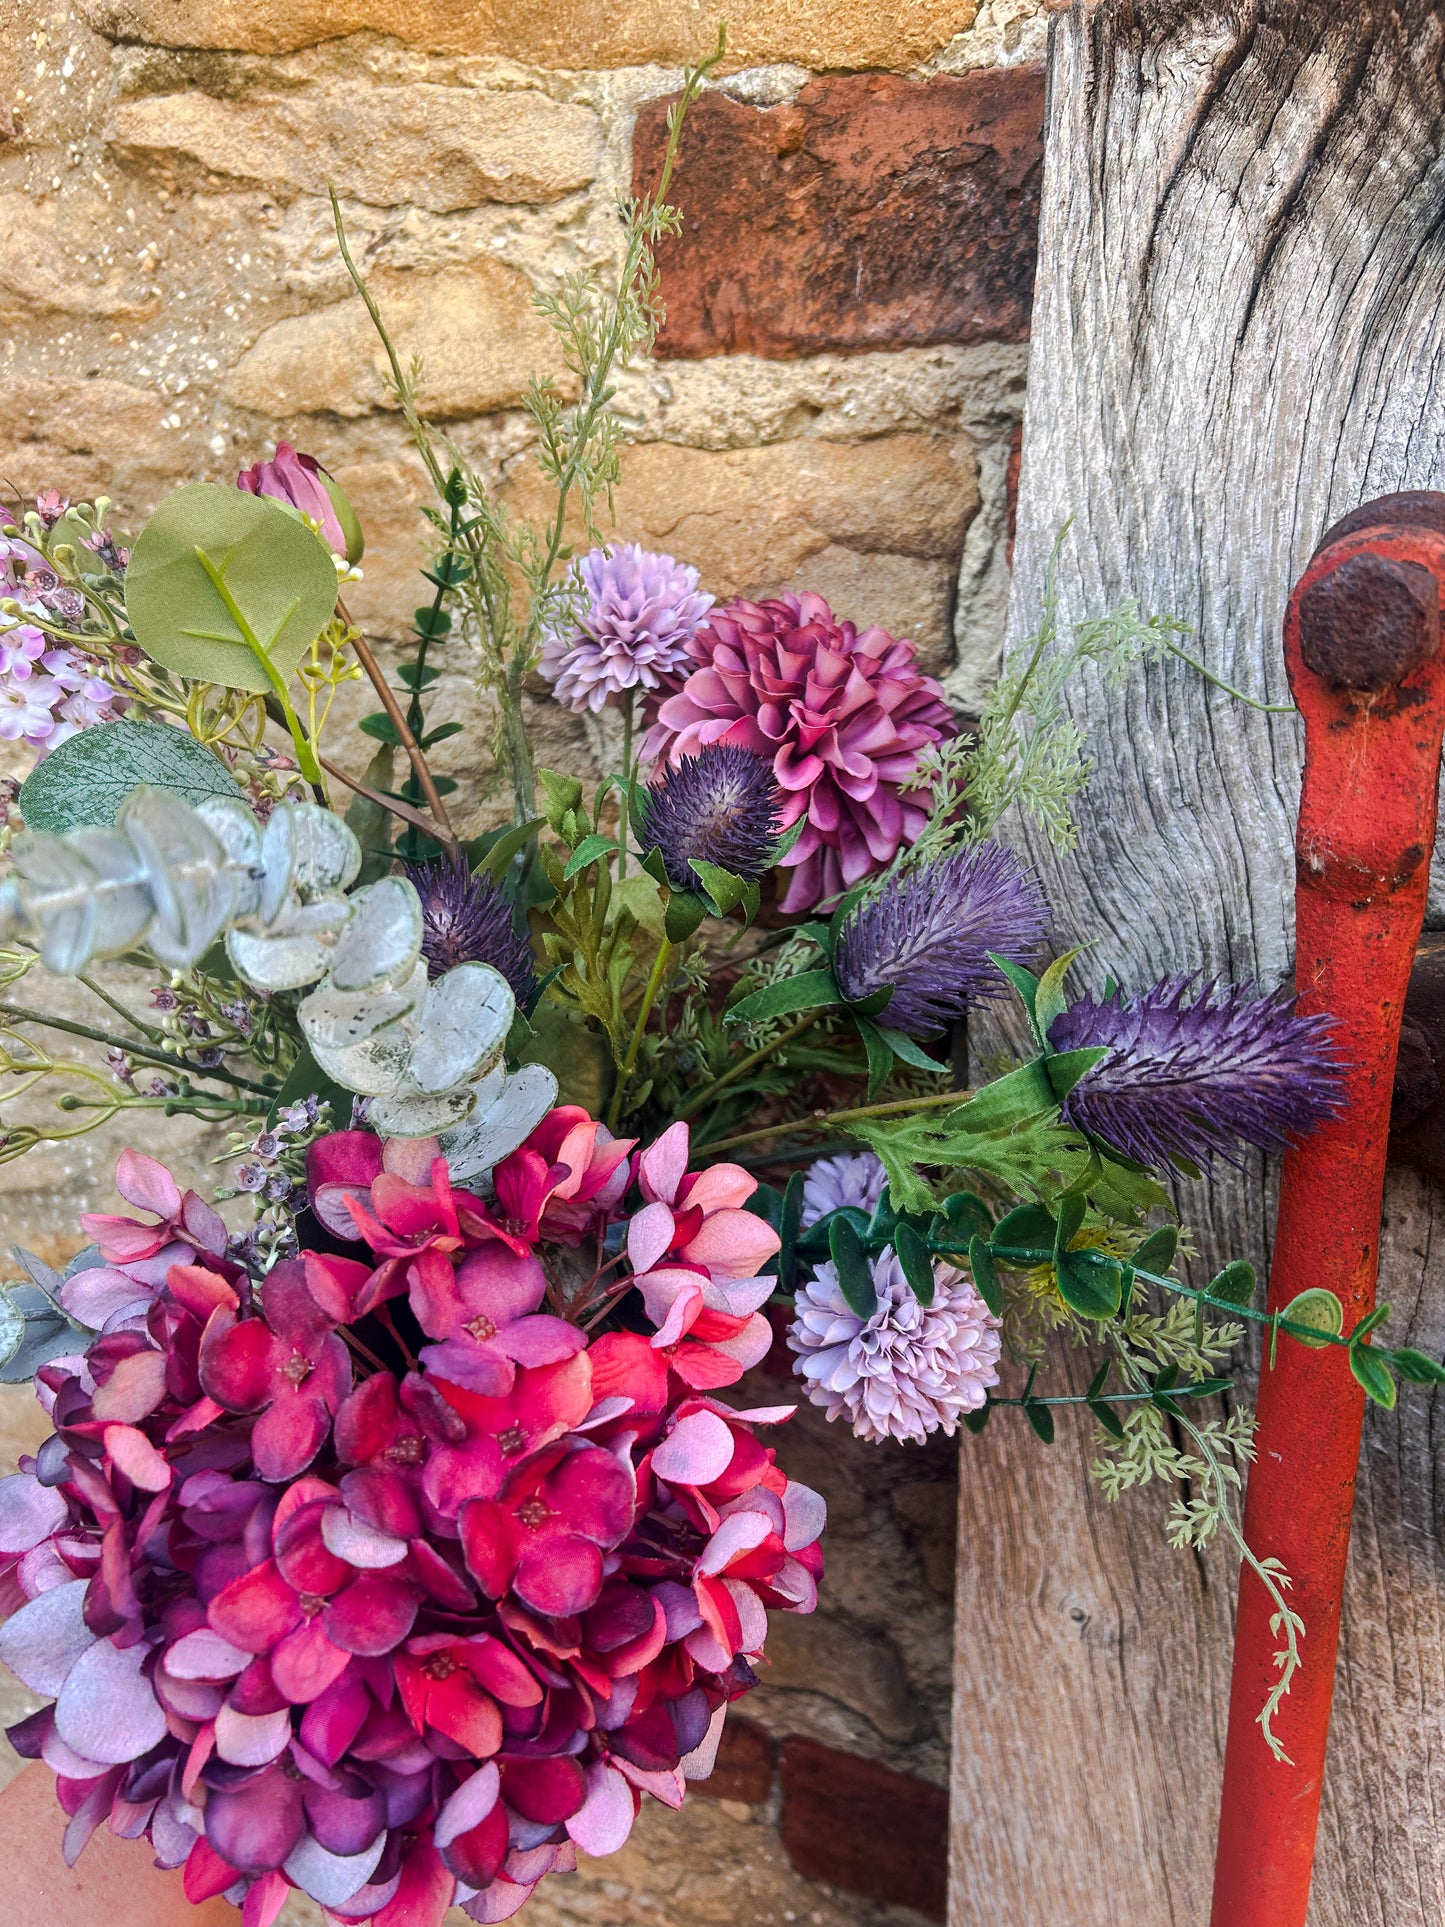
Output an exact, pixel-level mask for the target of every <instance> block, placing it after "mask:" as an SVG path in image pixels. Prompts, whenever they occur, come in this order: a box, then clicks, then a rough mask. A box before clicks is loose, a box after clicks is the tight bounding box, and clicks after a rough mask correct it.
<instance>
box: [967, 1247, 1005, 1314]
mask: <svg viewBox="0 0 1445 1927" xmlns="http://www.w3.org/2000/svg"><path fill="white" fill-rule="evenodd" d="M968 1268H969V1270H970V1271H971V1272H972V1273H973V1282H974V1284H975V1286H976V1287H977V1289H978V1295H979V1297H980V1298H981V1299H982V1300H983V1302H984V1303H985V1304H986V1305H987V1306H988V1308H989V1310H990V1311H991V1312H992V1313H993V1315H994V1317H995V1318H1002V1317H1003V1290H1002V1287H1001V1286H1000V1284H999V1282H998V1273H997V1272H996V1271H995V1270H994V1268H993V1256H992V1254H991V1253H990V1251H989V1248H988V1246H987V1245H986V1244H985V1243H984V1241H983V1239H982V1238H979V1237H974V1238H971V1239H970V1240H969V1245H968Z"/></svg>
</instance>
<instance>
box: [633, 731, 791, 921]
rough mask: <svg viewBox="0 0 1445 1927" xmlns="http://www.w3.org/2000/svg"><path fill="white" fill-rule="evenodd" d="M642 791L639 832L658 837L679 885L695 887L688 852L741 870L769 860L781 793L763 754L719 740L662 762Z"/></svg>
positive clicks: (762, 867)
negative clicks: (665, 765)
mask: <svg viewBox="0 0 1445 1927" xmlns="http://www.w3.org/2000/svg"><path fill="white" fill-rule="evenodd" d="M644 795H645V797H646V805H645V818H644V821H643V822H641V823H640V824H638V826H637V833H638V836H639V838H640V839H641V841H642V843H643V845H644V847H646V845H648V844H652V843H655V844H656V845H657V848H658V850H659V851H660V852H661V855H662V863H663V868H664V869H665V870H666V871H667V875H668V880H669V882H671V883H674V884H676V886H677V887H678V889H680V890H695V889H696V888H697V873H696V871H694V870H690V869H689V868H688V864H689V862H690V861H691V859H692V858H693V857H697V858H698V859H699V861H700V862H703V863H715V864H716V865H717V866H718V868H719V869H720V870H730V871H731V872H732V874H733V875H734V876H739V877H760V876H762V875H763V874H764V872H765V871H767V870H770V869H771V868H772V866H773V850H774V849H775V847H776V845H777V841H778V820H779V817H780V815H781V813H782V797H781V795H780V793H779V790H778V785H777V782H776V781H775V780H774V777H773V771H772V765H771V764H770V763H769V762H768V761H767V760H766V758H765V757H762V756H754V754H753V752H752V751H751V750H750V749H728V748H725V747H723V746H722V745H721V744H716V745H714V746H712V747H711V748H708V749H704V750H700V751H699V752H698V754H697V755H696V756H684V757H683V759H682V761H681V762H680V763H678V764H677V765H676V767H675V768H672V769H664V770H663V772H662V774H661V775H660V776H659V777H657V778H656V780H655V781H654V782H653V783H652V784H651V785H650V787H649V788H648V789H647V790H646V791H645V792H644Z"/></svg>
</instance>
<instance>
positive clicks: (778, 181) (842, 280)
mask: <svg viewBox="0 0 1445 1927" xmlns="http://www.w3.org/2000/svg"><path fill="white" fill-rule="evenodd" d="M1043 100H1044V83H1043V74H1042V71H1041V70H1040V69H1038V68H1033V67H1015V68H1003V69H996V70H992V71H981V72H978V73H972V74H964V75H962V76H956V75H944V76H941V77H939V78H937V79H933V80H923V81H909V80H902V79H899V78H897V77H896V76H894V75H890V74H850V75H844V76H835V77H832V78H823V79H819V80H813V81H810V82H808V84H807V85H806V86H805V87H803V88H802V89H801V90H800V91H799V93H798V95H797V98H796V99H795V100H793V101H792V102H790V103H789V104H787V105H785V106H780V107H761V108H759V107H748V106H744V105H743V104H742V103H741V102H739V101H735V100H730V99H728V98H727V96H726V95H724V94H704V95H703V96H702V98H701V99H700V100H698V101H696V102H695V103H694V104H693V107H692V109H691V111H690V112H689V114H688V118H687V125H686V128H685V130H684V133H683V140H682V148H681V152H680V156H679V161H678V166H677V171H676V173H675V174H674V176H673V182H672V188H671V191H670V195H669V198H670V199H671V200H672V201H673V202H674V203H675V204H676V205H677V206H679V207H680V208H681V209H682V214H683V231H682V234H681V235H680V236H678V237H677V238H676V239H673V240H668V241H665V242H664V243H663V244H662V246H661V247H660V249H659V254H658V259H659V265H660V268H661V272H662V295H663V299H664V301H665V303H666V305H667V325H666V327H665V328H664V330H663V333H662V336H661V338H660V340H659V342H658V347H657V352H658V353H659V354H660V355H664V356H673V357H678V358H695V357H699V356H704V355H716V354H755V355H767V356H771V357H773V358H775V359H783V358H787V357H789V356H794V355H803V354H813V353H817V352H820V351H822V350H825V349H842V350H849V349H864V348H897V347H910V346H923V345H926V344H929V343H933V342H942V341H960V342H964V341H1018V340H1022V339H1023V338H1024V337H1025V336H1026V335H1027V333H1028V321H1029V306H1030V301H1031V298H1032V292H1033V279H1034V259H1035V254H1036V248H1037V228H1038V206H1039V183H1040V177H1041V174H1042V169H1043ZM666 111H667V103H666V102H665V101H660V100H659V101H651V102H649V103H648V104H647V105H646V106H645V107H644V108H643V110H642V112H641V113H640V114H639V115H638V119H637V128H636V133H635V135H634V140H633V176H634V185H635V187H636V190H637V191H638V192H639V193H643V192H646V191H648V190H650V189H651V188H652V187H653V186H654V185H655V183H656V181H657V177H658V171H659V168H660V165H661V156H662V150H663V145H664V142H665V140H666Z"/></svg>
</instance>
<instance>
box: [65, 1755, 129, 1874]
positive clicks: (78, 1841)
mask: <svg viewBox="0 0 1445 1927" xmlns="http://www.w3.org/2000/svg"><path fill="white" fill-rule="evenodd" d="M119 1784H120V1775H119V1774H118V1773H116V1772H114V1771H111V1772H109V1773H107V1774H105V1775H104V1776H103V1778H101V1779H99V1780H97V1781H96V1783H95V1785H94V1787H93V1788H92V1789H91V1791H90V1792H89V1793H87V1794H86V1796H85V1799H84V1801H83V1802H82V1803H81V1805H80V1806H79V1807H78V1808H77V1809H76V1811H75V1812H74V1813H73V1814H72V1815H71V1816H70V1821H69V1823H68V1825H67V1826H66V1829H65V1835H64V1838H63V1839H62V1841H61V1843H60V1857H61V1859H62V1860H64V1862H65V1864H66V1866H67V1867H73V1866H74V1865H75V1863H76V1861H77V1860H79V1858H80V1856H81V1854H82V1853H83V1852H84V1851H85V1846H86V1842H87V1841H88V1840H89V1839H90V1836H91V1835H92V1834H93V1833H94V1832H95V1830H96V1828H97V1827H98V1826H99V1825H100V1823H101V1821H102V1820H103V1819H104V1818H105V1817H106V1815H107V1814H108V1813H109V1812H110V1808H111V1802H112V1801H113V1800H114V1798H115V1790H116V1788H117V1787H118V1786H119Z"/></svg>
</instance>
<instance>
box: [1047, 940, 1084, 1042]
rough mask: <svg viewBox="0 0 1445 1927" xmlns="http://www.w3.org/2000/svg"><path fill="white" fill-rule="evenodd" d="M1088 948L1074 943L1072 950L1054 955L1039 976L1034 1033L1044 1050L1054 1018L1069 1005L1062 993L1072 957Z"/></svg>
mask: <svg viewBox="0 0 1445 1927" xmlns="http://www.w3.org/2000/svg"><path fill="white" fill-rule="evenodd" d="M1088 948H1089V946H1088V945H1087V944H1076V945H1075V947H1074V948H1073V949H1072V950H1066V951H1065V952H1064V954H1063V956H1062V957H1055V959H1054V961H1053V962H1052V963H1051V964H1050V965H1049V967H1048V969H1047V970H1046V971H1045V972H1044V974H1043V976H1042V977H1040V978H1039V987H1038V989H1037V990H1036V991H1035V992H1034V1034H1035V1036H1036V1037H1037V1038H1038V1040H1039V1042H1040V1043H1041V1044H1042V1045H1043V1047H1044V1049H1045V1050H1047V1049H1048V1048H1049V1031H1050V1030H1051V1029H1052V1027H1053V1023H1054V1019H1055V1018H1056V1017H1062V1016H1063V1014H1064V1012H1065V1011H1066V1010H1067V1009H1068V1007H1069V1000H1068V998H1067V997H1065V995H1064V979H1065V977H1067V976H1068V974H1069V968H1070V966H1071V965H1072V963H1073V961H1074V959H1075V958H1076V957H1080V956H1082V955H1083V953H1084V951H1085V950H1087V949H1088Z"/></svg>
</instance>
